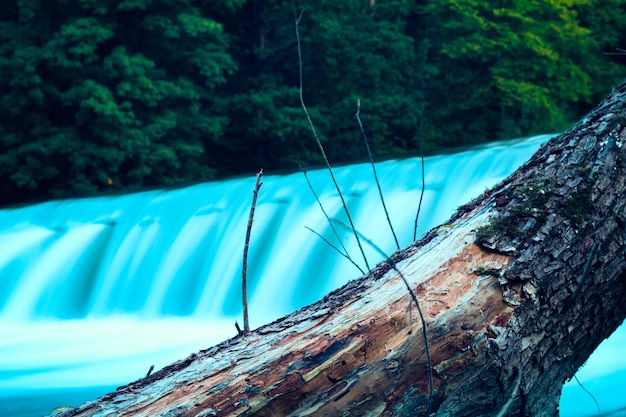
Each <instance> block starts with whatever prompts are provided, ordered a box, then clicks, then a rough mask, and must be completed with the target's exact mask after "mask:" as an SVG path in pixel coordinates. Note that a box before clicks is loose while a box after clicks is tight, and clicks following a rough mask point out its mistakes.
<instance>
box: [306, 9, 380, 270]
mask: <svg viewBox="0 0 626 417" xmlns="http://www.w3.org/2000/svg"><path fill="white" fill-rule="evenodd" d="M294 12H295V9H294ZM303 13H304V10H302V11H301V12H300V14H299V15H296V17H295V22H296V39H297V41H298V62H299V65H300V104H301V105H302V110H304V114H305V115H306V118H307V120H308V121H309V126H310V127H311V132H313V137H314V138H315V141H316V142H317V146H318V147H319V148H320V151H321V153H322V156H323V157H324V162H326V167H327V168H328V172H329V173H330V177H331V178H332V180H333V184H335V188H336V189H337V192H338V193H339V198H341V204H342V205H343V209H344V211H345V212H346V216H347V217H348V222H349V223H350V226H351V229H352V230H354V238H355V239H356V243H357V245H358V246H359V250H360V251H361V255H362V256H363V261H365V267H366V268H367V270H368V271H369V270H370V266H369V262H368V261H367V257H366V256H365V251H364V250H363V246H362V245H361V240H360V239H359V235H358V234H357V233H356V228H355V226H354V222H353V221H352V216H351V215H350V210H348V205H347V204H346V199H345V198H344V197H343V193H342V192H341V188H340V187H339V184H338V183H337V179H336V178H335V174H334V172H333V168H332V167H331V165H330V162H329V161H328V157H327V156H326V151H325V150H324V147H323V146H322V141H321V140H320V138H319V135H318V134H317V131H316V130H315V125H314V124H313V120H312V119H311V115H310V114H309V110H308V109H307V108H306V105H305V104H304V98H303V93H302V91H303V88H302V85H303V77H302V46H301V44H300V28H299V27H300V19H301V18H302V14H303Z"/></svg>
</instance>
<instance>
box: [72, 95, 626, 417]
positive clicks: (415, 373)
mask: <svg viewBox="0 0 626 417" xmlns="http://www.w3.org/2000/svg"><path fill="white" fill-rule="evenodd" d="M625 99H626V87H625V86H622V87H620V88H619V89H618V90H616V91H614V93H613V94H612V95H611V96H610V97H609V98H608V99H607V100H605V101H604V102H603V103H602V104H601V105H600V106H598V107H597V108H596V109H594V110H593V111H592V112H591V113H590V114H589V115H587V116H586V117H585V118H584V119H583V120H582V121H581V122H579V123H578V124H577V125H576V126H574V127H573V128H572V129H570V130H569V131H568V132H566V133H564V134H562V135H560V136H559V137H557V138H554V139H553V140H551V141H550V142H549V143H547V144H546V145H544V146H543V147H542V148H541V149H540V150H539V151H538V152H537V153H536V154H535V155H534V156H533V158H532V159H531V160H530V161H529V162H528V163H526V164H525V165H524V166H522V167H521V168H520V169H519V170H518V171H517V172H516V173H515V174H513V175H512V176H511V177H510V178H508V179H507V180H506V181H504V182H503V183H501V184H499V185H498V186H496V187H495V188H493V189H492V190H488V191H486V192H485V193H484V194H483V195H482V196H481V197H480V198H478V199H477V200H475V201H474V202H472V203H470V204H468V205H466V206H464V207H462V208H460V209H459V211H458V213H457V214H456V215H455V216H454V217H453V218H452V219H451V220H450V221H449V222H448V223H447V224H446V225H444V226H441V227H439V228H437V229H434V230H432V231H431V232H429V233H428V234H427V235H426V236H425V237H424V238H423V239H422V240H420V241H418V242H416V243H415V244H414V245H413V246H411V247H409V248H407V249H405V250H403V251H402V252H400V253H398V254H396V255H395V256H394V257H393V259H392V261H390V262H386V263H383V264H381V265H379V266H377V267H376V268H375V269H374V270H373V271H371V272H370V273H369V274H368V275H366V276H364V277H363V278H361V279H359V280H355V281H352V282H350V283H348V284H347V285H345V286H344V287H343V288H341V289H339V290H337V291H334V292H332V293H331V294H329V295H327V296H326V297H325V298H324V299H323V300H321V301H319V302H317V303H315V304H313V305H310V306H307V307H304V308H303V309H301V310H299V311H296V312H294V313H292V314H291V315H289V316H286V317H284V318H282V319H280V320H277V321H276V322H274V323H271V324H269V325H266V326H263V327H261V328H259V329H257V330H255V331H253V332H252V334H251V335H250V336H249V337H245V338H243V337H240V338H234V339H231V340H228V341H226V342H224V343H222V344H220V345H218V346H215V347H213V348H210V349H208V350H204V351H201V352H199V353H197V354H194V355H192V356H190V357H189V358H187V359H185V360H182V361H179V362H176V363H174V364H172V365H170V366H168V367H166V368H164V369H162V370H161V371H159V372H157V373H155V374H153V375H150V376H149V377H146V378H144V379H141V380H138V381H136V382H133V383H131V384H129V385H126V386H124V387H120V388H118V390H117V391H115V392H113V393H110V394H107V395H105V396H103V397H102V398H100V399H98V400H97V401H94V402H91V403H87V404H84V405H82V406H80V407H77V408H74V409H72V410H69V411H67V412H65V413H64V414H62V415H63V416H66V417H69V416H108V415H115V416H118V415H120V416H121V415H124V416H168V417H174V416H190V417H191V416H195V417H203V416H238V415H246V416H248V415H255V416H287V415H294V416H296V415H297V416H306V415H325V416H345V415H351V416H416V415H429V414H431V413H432V414H434V415H435V416H484V415H502V416H504V415H516V416H518V415H519V416H556V415H558V402H559V397H560V393H561V387H562V385H563V383H564V382H565V381H566V380H567V379H569V378H571V377H572V376H573V375H574V373H575V372H576V371H577V369H578V367H579V366H581V364H583V362H584V361H585V360H586V359H587V357H588V356H589V355H590V354H591V353H592V352H593V350H594V349H595V348H596V347H597V346H598V344H599V343H600V342H601V341H602V340H604V339H605V338H606V337H608V336H609V335H610V334H611V333H612V332H613V331H614V330H615V329H616V328H617V327H618V325H619V324H620V323H621V322H622V320H623V319H624V317H626V274H625V271H626V252H625V248H624V239H625V237H626V210H625V204H626V174H625V172H624V162H625V158H626V152H625V150H624V149H623V144H624V138H625V137H626V130H625V129H626V117H624V109H625V104H624V100H625ZM391 265H395V266H396V267H397V269H398V270H400V271H401V272H402V274H403V275H404V276H405V277H406V279H407V280H408V283H409V285H410V287H411V289H412V290H413V291H414V293H415V294H416V295H417V298H418V299H419V302H420V304H421V307H422V310H423V313H424V316H425V319H426V323H427V335H428V339H429V344H430V354H431V359H432V368H431V369H429V366H428V363H427V355H426V346H425V343H424V340H423V339H422V337H421V332H422V324H421V322H420V320H419V318H418V315H417V312H416V309H415V303H413V302H412V301H411V300H412V298H411V294H410V293H409V291H408V290H407V287H406V286H405V283H404V282H403V280H402V277H401V276H400V274H399V273H398V272H397V271H396V270H395V269H394V268H393V267H392V266H391ZM268 302H271V300H268ZM429 371H431V372H432V374H433V376H434V378H433V382H434V385H433V387H432V389H433V393H434V395H433V397H432V402H431V403H430V404H429V388H430V387H429Z"/></svg>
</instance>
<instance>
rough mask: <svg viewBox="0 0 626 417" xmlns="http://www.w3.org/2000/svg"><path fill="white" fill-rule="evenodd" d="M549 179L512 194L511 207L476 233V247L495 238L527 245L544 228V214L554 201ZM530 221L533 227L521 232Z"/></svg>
mask: <svg viewBox="0 0 626 417" xmlns="http://www.w3.org/2000/svg"><path fill="white" fill-rule="evenodd" d="M547 185H548V178H546V177H540V178H537V179H535V180H533V181H530V182H528V183H526V184H523V185H520V186H518V187H516V188H515V189H514V190H513V192H512V193H511V203H510V204H509V205H508V206H506V207H504V208H503V209H502V211H501V212H500V215H499V216H498V217H496V218H495V219H494V220H493V221H492V222H491V223H490V224H488V225H486V226H482V227H479V228H478V229H477V230H476V243H478V244H484V243H487V242H490V241H492V240H493V239H494V237H496V236H506V237H508V238H509V239H511V240H517V241H520V242H522V243H523V242H526V241H527V240H528V239H530V238H531V237H532V236H533V235H534V234H535V233H537V231H538V230H539V229H540V228H541V226H542V225H543V221H542V219H543V216H542V215H541V213H542V212H543V211H544V210H545V205H546V204H547V202H548V200H549V199H550V197H551V193H550V192H547V191H546V189H547ZM528 219H533V220H534V221H533V222H531V226H530V227H527V228H526V229H524V230H522V227H524V226H525V225H526V224H527V222H528Z"/></svg>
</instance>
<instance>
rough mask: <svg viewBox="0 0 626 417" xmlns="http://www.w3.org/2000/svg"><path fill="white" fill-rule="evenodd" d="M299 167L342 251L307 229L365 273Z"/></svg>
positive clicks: (306, 175)
mask: <svg viewBox="0 0 626 417" xmlns="http://www.w3.org/2000/svg"><path fill="white" fill-rule="evenodd" d="M300 169H301V170H302V173H303V174H304V178H305V179H306V183H307V184H308V185H309V189H310V190H311V192H312V193H313V197H315V201H317V204H318V205H319V206H320V209H321V210H322V213H323V214H324V217H326V220H327V221H328V224H329V225H330V228H331V229H332V231H333V233H334V234H335V237H336V238H337V241H338V242H339V244H340V245H341V248H342V249H343V251H341V250H340V249H339V248H338V247H336V246H335V245H333V244H332V243H330V242H329V241H328V239H326V238H324V237H323V236H322V235H320V234H319V233H317V232H316V231H315V230H313V229H311V228H310V227H307V229H309V230H310V231H311V232H313V233H315V234H316V235H318V236H319V237H320V238H322V240H324V242H326V243H327V244H328V245H329V246H330V247H331V248H333V249H335V250H336V251H337V252H339V254H340V255H341V256H343V257H344V258H346V259H348V260H349V261H350V262H351V263H352V265H354V266H355V267H356V268H357V269H358V270H359V271H360V272H361V273H362V274H365V271H363V269H362V268H361V267H360V266H359V264H357V263H356V262H354V260H353V259H352V257H351V256H350V254H349V253H348V250H347V249H346V247H345V245H344V244H343V241H342V240H341V237H340V236H339V233H338V232H337V228H336V227H335V225H334V224H333V222H332V221H331V220H330V217H329V216H328V213H326V210H325V209H324V206H323V205H322V202H321V201H320V198H319V197H318V195H317V193H316V192H315V189H314V188H313V184H311V181H310V180H309V176H308V174H307V172H306V169H304V168H303V167H302V165H300Z"/></svg>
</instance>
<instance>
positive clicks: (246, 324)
mask: <svg viewBox="0 0 626 417" xmlns="http://www.w3.org/2000/svg"><path fill="white" fill-rule="evenodd" d="M262 176H263V168H261V170H260V171H259V172H258V173H257V174H256V185H255V186H254V190H253V191H252V205H251V207H250V215H249V216H248V228H247V230H246V243H245V244H244V246H243V268H242V270H241V299H242V303H243V334H244V336H247V335H248V334H250V321H249V320H248V283H247V279H248V278H247V274H248V249H249V248H250V233H251V232H252V222H253V221H254V210H255V209H256V200H257V197H258V196H259V189H260V188H261V185H263V183H262V182H261V177H262Z"/></svg>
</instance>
